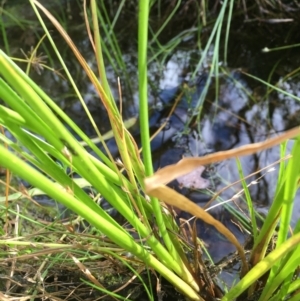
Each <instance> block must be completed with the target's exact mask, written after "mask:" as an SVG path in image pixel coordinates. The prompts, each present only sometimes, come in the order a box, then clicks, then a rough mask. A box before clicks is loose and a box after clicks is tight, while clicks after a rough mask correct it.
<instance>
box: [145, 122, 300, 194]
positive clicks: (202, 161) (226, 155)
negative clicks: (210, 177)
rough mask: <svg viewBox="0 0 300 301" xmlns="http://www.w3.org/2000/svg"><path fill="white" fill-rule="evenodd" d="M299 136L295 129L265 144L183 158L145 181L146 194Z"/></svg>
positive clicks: (259, 143) (299, 128) (298, 129)
mask: <svg viewBox="0 0 300 301" xmlns="http://www.w3.org/2000/svg"><path fill="white" fill-rule="evenodd" d="M297 135H300V127H296V128H293V129H291V130H289V131H286V132H285V133H283V134H282V135H279V136H277V137H274V138H270V139H267V140H266V141H264V142H258V143H253V144H247V145H244V146H241V147H239V148H235V149H231V150H228V151H221V152H217V153H214V154H209V155H206V156H204V157H201V158H194V157H189V158H183V159H182V160H180V161H179V162H178V163H177V164H172V165H169V166H166V167H164V168H162V169H160V170H158V171H157V172H156V173H155V174H154V175H153V176H151V177H148V178H146V179H145V180H144V182H145V188H146V193H147V194H150V195H151V191H152V190H153V189H156V188H157V187H159V186H160V185H161V184H167V183H169V182H171V181H173V180H174V179H176V178H179V177H181V176H183V175H185V174H188V173H190V172H191V171H193V170H194V169H196V168H198V167H199V166H202V165H207V164H211V163H215V162H219V161H223V160H226V159H230V158H235V157H241V156H247V155H251V154H254V153H256V152H259V151H262V150H265V149H268V148H271V147H273V146H275V145H277V144H280V143H282V142H284V141H286V140H288V139H290V138H293V137H295V136H297Z"/></svg>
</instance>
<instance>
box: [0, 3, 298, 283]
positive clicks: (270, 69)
mask: <svg viewBox="0 0 300 301" xmlns="http://www.w3.org/2000/svg"><path fill="white" fill-rule="evenodd" d="M75 2H76V1H75ZM53 5H54V4H53ZM127 5H128V6H129V8H130V4H127ZM57 7H65V11H66V12H67V13H63V14H62V16H63V17H62V19H63V20H64V21H65V22H66V23H65V24H66V26H67V30H68V32H69V33H70V35H71V37H72V39H74V41H75V44H76V45H77V46H78V47H79V49H80V51H82V52H83V54H84V56H85V57H88V58H89V60H88V62H89V63H90V65H91V66H93V67H95V60H94V58H93V54H92V51H91V47H90V45H89V41H88V38H87V37H86V35H85V34H83V28H84V27H83V26H82V25H83V18H82V14H81V10H80V9H79V6H78V3H77V2H76V5H74V6H73V5H70V1H62V6H61V3H60V4H58V6H57ZM129 8H128V9H129ZM9 9H11V10H13V11H14V12H17V14H18V15H20V14H22V13H24V12H25V7H24V6H22V4H21V2H20V1H15V4H11V6H9V7H8V10H9ZM49 9H50V10H51V9H53V8H52V7H49ZM114 9H115V8H111V11H109V14H113V12H114ZM189 9H191V8H190V7H189ZM28 11H31V10H29V9H28V10H26V14H27V13H28ZM127 13H128V11H127ZM181 13H182V14H183V11H181ZM185 13H186V14H187V12H185ZM250 13H251V11H250ZM130 14H132V12H131V13H130ZM167 15H168V12H167V11H165V16H167ZM125 16H126V14H125V13H124V15H123V14H122V15H121V17H120V18H119V20H118V22H117V24H116V29H117V30H119V31H120V32H117V35H116V37H117V38H118V37H120V40H121V41H122V42H121V46H122V47H123V49H122V53H123V55H122V60H123V62H124V64H125V68H124V70H126V72H127V75H126V76H127V78H125V72H124V70H121V69H118V68H113V66H111V65H110V63H109V62H107V66H108V67H107V73H108V79H109V83H110V84H111V85H112V89H113V94H114V96H115V98H116V99H117V100H118V99H119V95H118V89H117V77H118V76H120V78H121V81H122V83H123V87H122V88H123V92H122V93H123V101H124V104H123V110H124V118H129V117H131V116H133V115H134V116H135V115H136V114H137V111H138V106H137V104H138V94H137V91H138V89H137V88H138V87H137V83H136V80H134V81H131V83H130V84H129V85H128V78H135V76H136V71H137V63H136V50H135V46H136V45H132V44H133V43H128V41H134V40H135V34H136V30H134V28H135V26H136V25H135V24H133V23H132V22H129V23H128V18H126V17H125ZM185 16H186V15H181V14H178V19H177V22H178V20H186V19H185ZM251 16H252V17H253V16H255V14H253V15H251ZM251 16H248V18H246V17H245V15H244V14H240V15H239V16H237V17H236V18H234V20H233V23H232V25H231V28H232V29H231V33H230V43H229V49H228V67H226V68H225V67H224V68H223V69H222V72H221V73H220V76H219V78H218V79H216V78H213V79H212V80H211V82H210V84H209V87H210V88H209V90H208V93H207V96H206V98H205V101H204V102H203V103H200V104H198V106H196V107H195V103H197V102H198V100H199V97H200V95H201V93H202V91H203V88H204V85H205V84H206V81H207V74H208V67H209V65H210V63H211V62H210V61H209V59H208V61H207V62H206V66H203V67H202V68H201V70H199V72H198V75H197V79H196V80H195V79H192V80H191V78H190V77H191V74H192V72H193V70H194V69H195V66H196V65H197V62H198V61H199V59H200V57H201V52H200V51H199V50H197V43H196V42H197V37H196V33H195V32H194V31H193V30H191V33H190V36H189V38H188V39H187V41H183V40H182V41H181V43H180V44H179V46H178V47H177V48H176V50H174V51H173V52H172V53H170V54H169V55H168V56H166V57H165V58H164V62H163V63H157V62H155V61H154V62H151V63H150V64H149V80H150V87H149V103H150V105H151V107H152V113H151V119H150V124H151V132H155V131H156V129H158V128H159V126H160V125H161V124H162V123H163V122H164V121H166V118H167V116H168V113H169V111H170V109H171V108H172V106H173V104H174V102H175V99H176V97H177V98H178V95H180V94H181V92H182V91H184V93H183V95H182V96H180V100H179V102H178V103H177V104H176V107H175V111H174V113H173V114H172V115H171V116H170V118H168V120H167V125H166V126H165V128H164V129H163V130H162V131H161V132H160V133H159V134H158V136H156V138H155V139H154V140H153V141H152V150H153V157H154V166H155V169H158V168H161V167H163V166H166V165H168V164H172V163H176V162H177V161H178V160H180V159H181V158H182V157H187V156H202V155H205V154H208V153H213V152H216V151H219V150H228V149H231V148H236V147H239V146H241V145H245V144H247V143H255V142H260V141H264V140H266V139H267V138H269V137H272V136H274V135H276V133H280V132H282V131H284V130H287V129H289V128H292V127H294V126H297V125H299V121H300V102H299V101H297V100H295V99H293V98H291V97H289V96H287V95H284V94H283V93H279V92H276V91H272V90H271V89H268V88H267V87H266V86H265V85H263V84H261V83H259V82H257V81H254V80H253V79H251V78H249V77H248V76H247V74H248V73H249V74H253V75H255V76H257V77H259V78H261V79H263V80H265V81H269V82H270V83H272V84H277V86H278V87H280V88H281V89H283V90H284V91H286V92H289V93H291V94H293V95H296V96H298V97H300V81H299V75H298V74H297V73H296V76H290V77H289V76H288V77H287V75H288V74H292V73H293V71H294V70H295V69H296V68H297V67H298V66H299V65H300V57H299V50H298V48H290V49H286V50H281V51H273V52H269V53H263V52H262V49H264V48H265V47H268V48H274V47H277V46H283V45H288V44H296V43H299V42H300V34H299V31H296V25H295V23H293V22H291V23H280V22H279V23H277V24H271V23H266V22H264V21H262V20H261V19H259V18H256V19H255V18H254V17H253V18H252V19H251ZM23 19H24V20H25V19H27V23H25V21H24V27H23V28H22V29H20V27H18V26H13V25H11V24H10V23H9V21H8V19H5V18H4V22H7V26H6V27H7V29H8V38H9V42H10V45H9V46H10V52H11V54H12V55H13V56H22V54H21V52H20V51H19V49H20V48H22V49H23V50H24V51H25V52H27V51H29V50H30V48H31V47H32V46H34V45H35V44H36V42H37V41H38V39H39V38H40V37H41V35H42V33H41V32H39V31H38V30H35V29H34V24H36V23H35V22H36V20H35V17H34V16H33V14H31V13H28V15H24V18H23ZM192 19H193V18H191V17H190V18H189V20H192ZM175 22H176V21H175ZM8 25H9V26H8ZM122 25H124V26H123V27H122ZM157 25H159V24H157ZM298 25H299V24H298ZM193 26H195V24H194V23H193V22H191V21H190V22H188V21H185V22H178V24H177V26H176V23H174V22H173V23H172V26H168V27H167V28H166V29H165V31H164V32H163V34H162V38H161V41H162V42H166V41H169V40H170V38H171V37H174V36H176V34H177V33H180V32H181V31H183V30H186V29H187V28H193ZM124 28H126V29H128V28H130V29H132V30H126V31H125V30H124ZM208 28H209V29H210V27H209V26H208ZM171 29H172V30H171ZM17 30H19V31H21V33H19V34H18V35H16V34H15V33H16V31H17ZM20 36H21V37H22V38H21V39H20ZM121 36H122V38H121ZM204 36H205V33H204ZM53 37H54V39H55V40H56V41H57V43H58V46H59V48H60V51H61V53H62V54H63V56H64V59H65V62H66V64H67V65H68V66H69V68H70V71H71V72H72V74H73V76H74V77H75V81H76V83H77V84H78V86H79V88H80V90H81V91H82V93H83V95H84V100H85V102H86V104H87V105H88V107H89V110H90V112H91V114H92V116H93V118H94V119H95V121H96V124H97V126H98V127H99V129H100V131H101V132H102V133H104V132H106V131H108V130H109V128H110V126H109V120H108V118H107V114H106V112H105V109H104V107H103V106H102V104H101V101H100V99H98V98H97V96H96V93H95V91H94V88H93V87H92V86H91V85H90V83H89V82H88V80H87V78H86V76H85V75H84V74H83V73H82V70H81V69H77V67H76V64H75V60H74V59H73V58H72V56H71V55H70V54H69V52H68V51H69V50H68V49H67V47H66V45H65V43H64V42H63V41H62V40H61V38H60V37H59V36H58V34H56V33H53ZM43 45H45V46H43V47H46V48H45V49H47V51H45V53H47V56H48V57H47V60H49V64H51V66H52V67H53V68H56V69H57V66H58V62H57V60H56V59H55V57H54V55H53V53H52V52H51V51H50V50H49V49H50V47H48V46H47V42H45V43H44V44H43ZM1 47H4V45H1ZM221 50H222V49H221ZM221 50H220V51H221ZM211 51H213V49H211ZM32 77H33V79H34V80H35V81H37V82H38V83H39V85H40V86H42V87H43V88H44V89H45V91H46V92H47V93H49V94H50V95H51V96H53V97H54V99H56V100H57V103H59V105H60V107H61V108H63V110H64V111H65V112H66V113H67V114H68V115H69V116H70V117H71V118H72V119H73V120H74V121H75V122H76V123H77V125H79V126H80V128H82V129H83V130H84V131H85V132H86V133H87V134H88V135H89V136H94V135H95V131H94V129H93V128H92V127H91V125H90V122H89V121H87V118H86V116H85V113H84V112H83V109H82V106H81V104H80V103H79V102H78V100H77V99H76V97H75V95H74V92H73V91H72V89H70V86H69V84H68V83H67V81H66V80H65V79H63V78H62V77H61V76H58V75H57V74H55V73H53V72H49V71H47V70H44V71H43V72H42V74H41V75H38V74H36V73H34V71H32ZM216 87H217V90H218V91H219V93H218V95H217V96H216V91H217V90H216ZM132 131H133V134H134V135H135V137H136V138H137V140H138V139H139V133H138V131H137V130H135V129H132ZM292 144H293V142H292V141H290V142H289V143H288V149H291V147H292ZM108 145H109V148H110V150H111V152H112V153H113V154H114V155H117V149H116V147H115V143H114V142H113V140H111V141H109V142H108ZM100 147H101V146H100ZM278 159H279V148H278V147H275V148H272V149H269V150H267V151H264V152H261V153H258V154H254V155H251V156H247V157H243V158H241V164H242V167H243V172H244V174H245V175H249V174H251V173H254V172H257V171H259V170H261V169H262V168H264V167H266V166H268V165H270V164H272V163H273V162H275V161H276V160H278ZM204 177H205V178H206V179H207V180H209V183H210V184H209V187H208V188H207V189H205V190H201V191H196V190H194V189H188V188H184V187H179V185H178V182H176V181H174V182H172V183H171V184H170V185H171V186H172V187H173V188H174V189H176V190H178V191H180V192H181V193H184V194H185V195H187V196H188V197H189V198H190V199H192V200H193V201H194V202H196V203H197V204H199V206H205V204H206V203H207V202H208V201H209V200H210V199H211V198H212V196H213V195H214V194H215V193H216V192H218V191H220V190H222V189H224V187H226V186H227V185H228V184H230V183H234V182H236V181H237V180H238V179H240V176H239V174H238V172H237V165H236V162H235V160H227V161H224V162H221V163H219V164H215V165H213V166H208V167H206V170H205V172H204ZM258 179H259V180H258ZM276 179H277V173H276V171H272V172H267V171H263V172H258V173H257V174H256V175H255V176H252V177H251V178H250V179H248V183H249V184H250V183H252V185H250V186H249V190H250V193H251V196H252V200H253V201H254V202H255V205H256V206H257V208H259V210H260V211H261V212H262V214H263V212H264V211H266V210H268V209H267V208H268V205H269V204H270V202H272V198H273V195H274V189H275V187H276ZM241 189H242V185H241V183H238V184H236V185H234V186H231V187H230V188H228V189H226V190H224V191H223V192H222V193H221V194H220V195H219V196H218V198H217V200H216V201H214V203H212V204H210V205H214V204H216V203H218V202H223V201H226V200H230V199H232V198H233V196H234V195H236V194H237V193H239V192H240V191H241ZM299 198H300V194H299V192H298V193H297V197H296V201H295V209H294V213H293V219H294V220H295V221H296V220H297V219H298V218H299V216H300V205H299V204H300V202H299ZM230 204H232V206H233V207H234V208H235V209H236V210H238V211H239V210H240V211H241V212H243V211H245V210H246V204H245V201H244V199H243V196H241V197H240V198H238V199H235V201H234V203H233V202H231V203H230ZM210 212H212V214H214V215H216V216H218V218H219V219H220V220H221V221H222V222H223V223H224V224H225V225H226V226H227V227H228V228H229V229H230V230H232V232H233V233H234V234H235V235H236V236H237V237H238V238H239V239H240V241H241V243H244V242H245V240H246V237H247V234H246V233H242V232H241V231H240V227H239V225H238V221H237V220H235V219H234V217H233V216H232V214H230V212H229V211H228V210H227V209H226V207H224V206H219V207H217V209H213V210H212V211H210ZM179 218H181V219H189V218H191V216H189V215H188V214H186V213H180V215H179ZM197 231H198V235H199V237H201V238H202V239H204V241H206V243H207V245H208V249H209V251H210V253H211V255H212V257H213V259H214V260H215V261H219V260H220V259H222V258H223V257H226V256H227V255H228V254H229V253H231V252H234V251H235V250H234V248H233V246H232V245H230V243H229V242H227V241H226V240H225V239H223V238H222V237H220V236H219V235H218V234H217V233H216V232H215V231H214V230H213V229H212V228H209V227H207V226H205V225H203V224H202V223H201V222H200V221H198V222H197ZM226 277H227V276H226V275H225V276H224V278H226ZM226 279H227V281H229V282H230V280H228V278H226Z"/></svg>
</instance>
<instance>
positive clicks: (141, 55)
mask: <svg viewBox="0 0 300 301" xmlns="http://www.w3.org/2000/svg"><path fill="white" fill-rule="evenodd" d="M149 7H150V3H149V0H140V2H139V36H138V43H139V45H138V69H139V95H140V126H141V136H142V137H141V138H142V147H143V160H144V164H145V171H146V175H147V176H149V175H151V174H152V173H153V166H152V156H151V144H150V137H149V116H148V111H149V110H148V93H147V86H148V80H147V43H148V20H149ZM151 204H152V207H153V210H154V213H155V217H156V221H157V225H158V228H159V230H160V234H161V236H162V237H163V240H164V242H165V244H166V246H167V248H168V250H169V252H170V253H171V255H172V257H173V258H174V259H175V260H176V261H177V262H180V263H182V261H181V259H180V256H179V254H178V252H177V250H176V249H175V247H174V244H173V243H172V241H171V239H170V236H169V234H168V231H167V228H166V224H165V222H164V219H163V216H162V212H161V206H160V203H159V201H158V200H157V199H155V198H151Z"/></svg>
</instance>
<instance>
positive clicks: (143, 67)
mask: <svg viewBox="0 0 300 301" xmlns="http://www.w3.org/2000/svg"><path fill="white" fill-rule="evenodd" d="M149 2H150V1H149V0H140V2H139V35H138V41H139V42H138V70H139V96H140V126H141V136H142V137H141V138H142V147H143V160H144V164H145V171H146V175H147V176H150V175H152V173H153V166H152V156H151V145H150V135H149V116H148V111H149V110H148V77H147V75H148V74H147V44H148V19H149V6H150V3H149Z"/></svg>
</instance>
